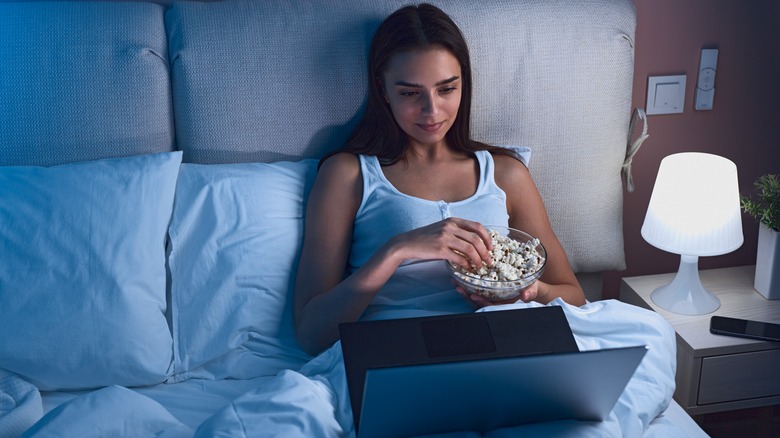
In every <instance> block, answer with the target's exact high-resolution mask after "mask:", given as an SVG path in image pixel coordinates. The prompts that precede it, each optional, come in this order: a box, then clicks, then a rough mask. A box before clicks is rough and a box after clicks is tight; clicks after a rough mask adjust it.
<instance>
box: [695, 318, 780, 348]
mask: <svg viewBox="0 0 780 438" xmlns="http://www.w3.org/2000/svg"><path fill="white" fill-rule="evenodd" d="M710 333H714V334H716V335H727V336H739V337H743V338H751V339H760V340H762V341H776V342H780V324H773V323H771V322H762V321H750V320H747V319H737V318H727V317H725V316H713V317H712V318H710Z"/></svg>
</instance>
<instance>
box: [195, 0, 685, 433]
mask: <svg viewBox="0 0 780 438" xmlns="http://www.w3.org/2000/svg"><path fill="white" fill-rule="evenodd" d="M369 71H370V76H369V77H370V84H369V90H370V94H369V98H368V106H367V109H366V112H365V115H364V117H363V120H362V121H361V122H360V124H359V126H358V127H357V129H356V130H355V132H354V134H353V135H352V137H351V138H350V139H349V141H348V143H347V145H346V147H345V148H344V149H343V150H342V151H341V152H339V153H336V154H334V155H332V156H329V157H326V158H324V159H323V160H322V162H321V168H320V171H319V174H318V176H317V180H316V182H315V184H314V187H313V188H312V191H311V194H310V197H309V205H308V207H307V212H306V228H305V237H304V246H303V250H302V251H303V252H302V255H301V259H300V262H299V268H298V277H297V281H296V291H295V302H294V312H295V324H296V333H297V337H298V339H299V342H300V343H301V346H302V347H303V348H304V349H305V350H307V351H308V352H310V353H311V354H315V353H319V352H320V351H322V350H325V351H324V352H322V353H321V354H318V355H317V356H316V357H315V358H314V359H312V360H311V361H310V362H309V363H307V364H306V365H305V366H304V367H303V368H301V369H300V370H298V371H293V370H285V371H282V372H281V373H279V374H278V375H277V376H275V377H274V378H272V379H270V380H267V381H265V382H264V383H263V384H261V385H260V386H259V387H257V388H255V389H253V390H250V391H248V392H247V393H246V394H244V395H243V396H241V397H239V398H237V399H235V400H233V401H232V402H231V403H230V404H229V405H228V406H227V407H226V408H224V409H223V410H221V411H219V412H217V413H216V414H214V416H212V417H211V418H210V419H209V420H208V421H206V422H204V423H203V424H202V425H201V427H200V428H199V429H198V432H197V433H196V436H199V437H200V436H204V437H213V436H354V435H355V429H354V422H353V418H352V410H351V406H350V402H349V397H348V389H347V381H346V374H345V369H344V364H343V357H342V352H341V348H340V344H339V343H338V342H336V341H337V339H338V324H339V323H340V322H343V321H354V320H357V319H380V318H393V317H402V316H420V315H426V314H436V313H447V312H467V311H473V307H483V306H487V305H488V304H489V303H488V302H487V301H485V300H482V299H480V298H479V297H477V296H467V295H466V294H465V293H464V292H463V291H459V292H460V293H461V295H458V293H456V292H455V291H454V290H453V289H454V288H453V285H452V283H451V282H450V279H449V274H448V271H447V269H446V267H444V263H443V262H442V260H449V261H451V262H453V263H457V264H459V265H462V266H467V265H468V264H470V263H477V262H480V261H485V262H488V261H490V260H489V258H490V255H489V249H490V248H489V246H490V243H489V242H490V239H489V238H488V236H487V234H486V231H485V228H484V227H483V225H481V224H491V225H493V224H494V225H507V224H508V225H510V226H512V227H513V228H519V229H522V230H525V231H527V232H529V233H530V234H532V235H534V236H537V237H539V238H540V240H541V241H542V242H543V243H544V245H545V247H546V249H547V252H548V262H547V265H546V268H545V271H544V275H543V276H542V277H541V280H540V281H537V282H536V283H535V284H534V285H532V286H530V287H529V288H528V289H527V290H525V291H524V292H523V294H522V295H521V299H522V300H523V301H526V302H528V301H535V303H529V304H523V303H518V304H515V305H513V306H512V307H535V306H540V305H542V304H539V303H543V304H546V303H548V302H550V301H552V300H554V299H557V298H560V299H557V300H556V302H555V303H553V304H555V305H561V306H562V308H563V310H564V312H565V313H566V317H567V320H568V321H569V324H570V326H571V328H572V331H573V332H574V334H575V339H576V340H577V342H578V345H579V346H580V349H581V350H587V349H600V348H613V347H618V346H626V345H635V342H636V339H637V338H640V339H641V342H643V343H647V345H648V346H649V347H650V348H649V350H648V351H649V352H648V354H647V355H646V358H645V359H644V361H643V363H642V364H641V365H640V367H639V369H638V370H637V372H636V375H635V377H634V378H633V379H632V382H630V383H629V385H628V386H627V388H630V389H627V390H626V391H625V393H624V394H623V395H622V396H621V399H620V400H619V401H618V404H617V405H616V407H615V409H614V410H613V414H611V416H610V418H609V419H607V420H606V421H603V422H572V421H564V422H556V423H551V424H549V425H539V424H535V425H531V426H529V428H524V427H523V426H520V427H518V428H517V429H505V430H504V432H505V433H506V434H507V435H511V436H519V435H524V434H530V435H539V434H541V435H544V436H548V435H566V436H594V437H603V436H641V435H642V433H643V431H644V429H645V428H646V427H647V423H648V422H649V421H650V420H652V419H653V418H655V417H656V416H657V415H658V413H659V412H661V411H662V410H663V409H664V408H665V406H666V403H668V401H669V400H670V398H671V394H672V391H673V389H674V363H675V362H674V353H673V351H674V330H672V329H671V327H669V326H668V324H666V323H665V322H664V321H663V318H661V317H660V316H658V315H657V314H655V313H654V312H650V311H646V310H643V309H638V308H635V307H633V306H628V305H625V304H622V303H619V302H617V301H610V300H608V301H602V302H596V303H591V304H589V305H586V306H582V307H578V306H579V305H581V304H583V303H584V302H585V299H584V296H583V293H582V290H581V288H580V286H579V285H578V283H577V280H576V278H575V277H574V274H573V273H572V270H571V267H570V265H569V263H568V260H567V258H566V255H565V254H564V252H563V249H562V248H561V245H560V243H559V242H558V239H557V238H556V237H555V234H554V233H553V231H552V229H551V228H550V224H549V221H548V218H547V214H546V212H545V209H544V205H543V203H542V200H541V198H540V197H539V193H538V191H537V189H536V187H535V186H534V183H533V181H532V180H531V177H530V175H529V173H528V170H527V169H526V168H525V166H524V165H523V164H522V163H521V162H520V161H519V160H518V159H516V158H515V156H514V155H513V154H512V153H511V152H510V151H508V150H506V149H499V148H493V147H490V146H487V145H484V144H481V143H478V142H475V141H472V140H470V139H469V129H468V128H469V109H470V108H469V107H470V102H471V96H470V93H471V67H470V65H469V59H468V51H467V49H466V44H465V42H464V40H463V37H462V36H461V34H460V32H459V31H458V29H457V27H456V26H455V24H453V23H452V21H451V20H450V19H449V18H448V17H447V16H446V15H445V14H444V13H443V12H441V11H440V10H438V9H436V8H434V7H432V6H428V5H421V6H419V7H411V6H410V7H406V8H403V9H401V10H399V11H397V12H395V13H394V14H392V15H391V16H390V17H388V18H387V20H385V21H384V22H383V23H382V25H381V26H380V27H379V29H378V30H377V33H376V36H375V37H374V40H373V42H372V46H371V54H370V60H369ZM463 297H466V299H464V298H463ZM563 301H566V302H568V303H570V304H574V305H568V304H566V303H565V302H563ZM485 310H487V309H485ZM634 333H637V334H634ZM331 345H333V346H332V347H331V348H328V347H330V346H331ZM670 352H671V353H670ZM572 372H577V370H572ZM531 377H532V376H531ZM636 394H641V397H639V398H636V397H635V395H636ZM535 428H536V429H535ZM539 428H541V429H539ZM540 431H541V432H540ZM500 434H501V432H500V431H499V435H500ZM465 435H467V436H468V433H465ZM504 436H506V435H504Z"/></svg>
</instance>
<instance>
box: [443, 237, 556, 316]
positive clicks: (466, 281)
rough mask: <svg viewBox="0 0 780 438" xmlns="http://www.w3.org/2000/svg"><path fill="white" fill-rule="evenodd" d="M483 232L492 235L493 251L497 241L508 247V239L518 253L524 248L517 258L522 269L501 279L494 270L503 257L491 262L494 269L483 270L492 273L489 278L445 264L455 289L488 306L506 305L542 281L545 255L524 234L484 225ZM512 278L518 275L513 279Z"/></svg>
mask: <svg viewBox="0 0 780 438" xmlns="http://www.w3.org/2000/svg"><path fill="white" fill-rule="evenodd" d="M485 228H486V229H487V230H488V231H494V232H495V234H496V236H495V237H494V238H493V246H494V248H495V247H496V243H497V239H498V240H499V241H507V245H510V244H511V243H509V242H508V239H511V240H514V241H516V242H517V243H518V244H519V248H520V249H521V250H522V249H523V248H524V250H522V251H521V252H520V253H519V255H521V256H522V257H519V259H520V260H521V261H524V262H525V263H520V265H521V266H522V269H520V270H519V271H513V270H512V269H509V270H508V271H509V272H506V271H505V272H506V273H507V274H509V275H506V276H505V275H502V274H501V273H500V272H499V270H498V269H497V268H495V266H496V265H497V264H498V263H497V262H502V261H507V258H506V257H502V258H501V259H500V260H493V266H491V267H485V269H487V270H488V272H492V273H493V277H489V276H488V275H479V274H478V273H477V272H476V269H475V268H472V269H470V270H466V269H464V268H462V267H460V266H457V265H453V264H452V263H451V262H450V261H449V260H448V261H447V267H448V268H449V270H450V273H451V274H452V278H453V279H455V281H456V282H457V283H458V285H460V286H461V287H462V288H463V290H465V291H466V292H468V293H470V294H477V295H480V296H481V297H483V298H485V299H486V300H488V301H491V302H498V301H505V300H509V299H512V298H516V297H519V296H520V293H521V292H522V291H523V289H525V288H527V287H528V286H530V285H531V284H533V283H534V282H535V281H536V280H538V279H539V277H541V275H542V272H544V267H545V264H546V263H547V251H546V250H545V248H544V246H543V245H542V244H541V242H539V241H538V240H537V239H535V238H534V237H533V236H531V235H530V234H528V233H526V232H524V231H520V230H516V229H514V228H509V227H504V226H496V225H487V226H485ZM499 243H500V242H499ZM504 246H506V245H504ZM510 252H515V251H510ZM514 274H518V275H516V276H515V275H514ZM494 278H495V279H494Z"/></svg>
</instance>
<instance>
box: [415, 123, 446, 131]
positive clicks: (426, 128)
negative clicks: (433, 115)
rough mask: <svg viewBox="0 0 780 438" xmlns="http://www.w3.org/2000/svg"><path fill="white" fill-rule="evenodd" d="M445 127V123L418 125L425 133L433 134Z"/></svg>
mask: <svg viewBox="0 0 780 438" xmlns="http://www.w3.org/2000/svg"><path fill="white" fill-rule="evenodd" d="M442 125H444V122H439V123H418V124H417V126H419V127H420V129H422V130H423V131H428V132H433V131H436V130H438V129H439V128H441V127H442Z"/></svg>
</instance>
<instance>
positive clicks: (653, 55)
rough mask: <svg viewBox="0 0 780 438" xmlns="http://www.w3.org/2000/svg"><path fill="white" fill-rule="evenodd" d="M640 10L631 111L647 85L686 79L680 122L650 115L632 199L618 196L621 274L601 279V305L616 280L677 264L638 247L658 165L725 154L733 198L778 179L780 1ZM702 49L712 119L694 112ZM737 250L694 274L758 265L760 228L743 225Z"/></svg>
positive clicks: (719, 0)
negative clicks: (712, 65) (656, 79)
mask: <svg viewBox="0 0 780 438" xmlns="http://www.w3.org/2000/svg"><path fill="white" fill-rule="evenodd" d="M634 4H635V5H636V9H637V29H636V52H635V53H636V54H635V69H634V90H633V101H634V102H633V106H634V107H637V108H644V107H645V104H646V96H647V78H648V76H665V75H676V74H686V75H687V85H686V92H685V109H684V112H683V113H682V114H670V115H652V116H648V127H649V131H648V132H649V134H650V137H649V138H648V139H647V140H646V141H645V142H644V144H643V145H642V148H641V149H640V150H639V152H638V153H637V155H636V156H635V158H634V162H633V163H634V167H633V176H634V186H635V191H634V192H633V193H626V194H625V205H624V211H625V214H624V233H625V248H626V264H627V269H626V270H625V271H621V272H611V273H608V274H607V276H606V278H605V289H604V297H605V298H617V296H618V293H619V283H620V278H621V277H629V276H635V275H645V274H656V273H662V272H675V271H676V270H677V267H678V265H679V260H680V257H679V256H678V255H674V254H669V253H666V252H664V251H662V250H659V249H657V248H655V247H653V246H651V245H649V244H648V243H647V242H645V241H644V240H643V239H642V236H641V235H640V229H641V228H642V222H643V221H644V216H645V211H646V209H647V204H648V202H649V200H650V194H651V192H652V189H653V183H654V181H655V176H656V173H657V171H658V166H659V164H660V162H661V159H662V158H663V157H665V156H667V155H669V154H673V153H676V152H685V151H696V152H708V153H713V154H717V155H722V156H724V157H726V158H728V159H730V160H732V161H734V162H735V163H736V165H737V173H738V177H739V186H740V192H741V193H743V194H748V193H752V192H753V182H754V181H755V179H756V178H757V177H758V176H759V175H762V174H765V173H780V2H779V1H777V0H634ZM702 48H717V49H719V52H718V65H717V74H716V77H715V100H714V104H713V109H712V110H711V111H695V110H694V109H693V102H694V90H695V86H696V85H695V84H696V80H697V78H698V65H699V56H700V53H701V49H702ZM742 225H743V230H744V236H745V243H744V244H743V245H742V247H741V248H739V249H738V250H737V251H735V252H733V253H730V254H726V255H722V256H717V257H702V258H700V259H699V269H708V268H718V267H726V266H740V265H749V264H753V263H755V260H756V256H755V253H756V239H757V232H758V225H757V224H756V223H755V222H754V221H753V219H752V218H751V217H750V216H747V215H744V214H743V216H742Z"/></svg>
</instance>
